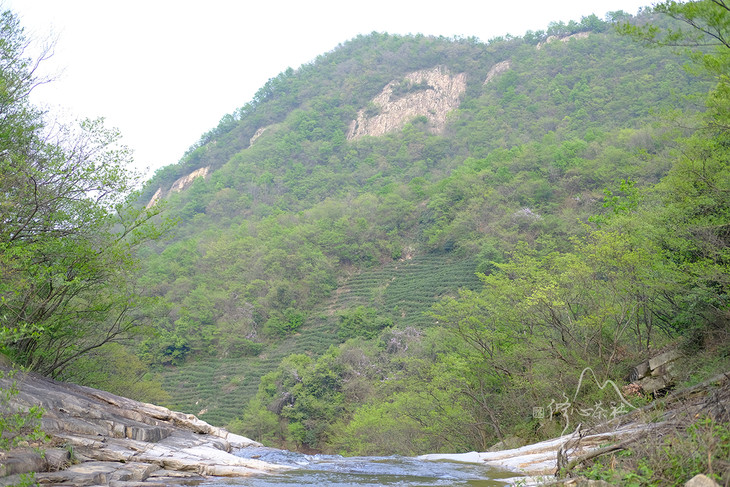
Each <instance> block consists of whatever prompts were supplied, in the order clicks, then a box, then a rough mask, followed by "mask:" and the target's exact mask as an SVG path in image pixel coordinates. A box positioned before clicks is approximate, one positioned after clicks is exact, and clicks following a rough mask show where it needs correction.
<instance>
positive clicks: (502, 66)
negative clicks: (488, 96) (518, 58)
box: [484, 59, 512, 85]
mask: <svg viewBox="0 0 730 487" xmlns="http://www.w3.org/2000/svg"><path fill="white" fill-rule="evenodd" d="M511 67H512V62H511V61H510V60H509V59H507V60H505V61H500V62H498V63H497V64H495V65H494V66H492V67H491V68H490V69H489V72H488V73H487V77H486V79H485V80H484V84H485V85H486V84H487V83H489V82H490V81H492V79H494V77H495V76H497V75H498V74H501V73H504V72H505V71H507V70H508V69H509V68H511Z"/></svg>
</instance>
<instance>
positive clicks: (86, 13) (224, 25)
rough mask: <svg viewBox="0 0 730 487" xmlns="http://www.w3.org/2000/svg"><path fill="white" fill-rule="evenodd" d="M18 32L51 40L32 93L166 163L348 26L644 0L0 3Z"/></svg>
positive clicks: (476, 21)
mask: <svg viewBox="0 0 730 487" xmlns="http://www.w3.org/2000/svg"><path fill="white" fill-rule="evenodd" d="M1 1H2V5H4V7H5V8H8V9H10V10H12V11H14V12H15V13H16V14H18V15H19V16H20V19H21V24H22V25H23V26H24V27H25V29H26V33H28V34H30V35H31V36H33V37H35V38H39V39H46V38H48V37H49V36H54V37H57V42H56V47H55V54H54V56H53V58H52V59H51V60H49V61H48V62H46V63H45V65H44V66H43V71H44V72H47V73H57V74H58V78H57V80H56V81H54V82H52V83H50V84H47V85H43V86H41V87H39V88H37V89H36V91H35V92H34V93H33V95H32V99H33V101H34V102H35V103H36V104H40V105H44V106H47V107H48V108H50V109H51V110H52V111H54V112H57V113H61V114H64V115H65V116H73V117H75V118H86V117H91V118H94V117H99V116H102V117H105V118H106V120H107V125H108V126H113V127H117V128H119V129H120V130H121V132H122V134H123V136H124V142H125V143H126V144H127V145H128V146H129V147H131V148H132V149H133V150H134V153H135V164H136V166H137V167H138V168H141V169H143V170H144V169H145V168H150V170H151V171H154V170H155V169H157V168H159V167H162V166H164V165H168V164H173V163H176V162H177V161H178V160H179V159H180V157H181V156H182V155H183V153H184V152H185V151H186V150H187V149H188V148H189V147H190V146H191V145H192V144H194V143H195V142H196V141H197V140H198V139H199V138H200V136H201V135H202V134H203V133H204V132H206V131H208V130H210V129H211V128H213V127H215V126H216V125H217V124H218V121H219V120H220V119H221V117H222V116H223V115H225V114H227V113H231V112H233V111H234V110H235V109H236V108H238V107H240V106H243V105H244V104H245V103H246V102H248V101H250V100H251V98H252V97H253V95H254V93H256V91H257V90H258V89H259V88H260V87H261V86H262V85H263V84H264V83H265V82H266V81H267V80H268V79H269V78H272V77H274V76H276V75H277V74H279V73H280V72H282V71H284V70H285V69H286V68H287V67H292V68H295V69H296V68H297V67H299V66H301V65H302V64H304V63H307V62H309V61H312V60H313V59H314V58H316V57H317V56H318V55H320V54H323V53H325V52H327V51H330V50H332V49H334V48H335V47H336V46H337V45H338V44H340V43H343V42H345V41H347V40H349V39H352V38H353V37H355V36H357V35H358V34H367V33H370V32H373V31H378V32H388V33H391V34H416V33H423V34H427V35H444V36H449V37H450V36H454V35H458V36H463V37H469V36H475V37H478V38H479V39H481V40H487V39H490V38H492V37H496V36H500V35H504V34H507V33H509V34H512V35H522V34H524V33H525V31H527V30H540V29H545V28H546V27H547V25H548V23H549V22H551V21H565V22H567V21H569V20H576V21H578V20H580V18H581V17H582V16H586V15H590V14H592V13H595V14H596V15H598V16H599V17H600V18H603V17H604V15H605V13H606V12H608V11H615V10H624V11H626V12H629V13H631V14H635V13H636V12H637V10H638V9H639V7H642V6H648V5H650V4H651V3H653V2H652V0H551V1H550V0H521V1H504V0H499V1H495V0H446V1H438V2H436V1H431V0H418V1H412V0H403V1H402V0H387V1H386V0H365V1H361V2H343V1H342V0H338V1H334V0H332V1H330V0H309V1H302V0H278V1H263V0H260V1H256V2H252V1H248V0H246V1H244V0H206V1H205V2H201V1H195V2H194V1H188V0H174V1H173V0H1Z"/></svg>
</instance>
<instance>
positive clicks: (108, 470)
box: [0, 369, 291, 487]
mask: <svg viewBox="0 0 730 487" xmlns="http://www.w3.org/2000/svg"><path fill="white" fill-rule="evenodd" d="M4 370H5V369H4ZM15 380H16V382H17V387H18V389H19V393H18V394H17V395H16V396H14V397H13V398H12V399H11V403H10V405H9V407H10V410H11V411H23V410H26V409H27V408H29V407H30V406H33V405H40V406H42V407H43V408H44V414H43V418H42V424H41V426H42V428H43V430H44V431H45V432H46V433H47V434H48V435H49V436H50V437H51V440H50V442H51V443H52V444H54V445H64V448H56V449H52V448H50V447H49V449H48V451H49V453H50V455H48V456H47V457H43V456H42V455H40V454H39V453H38V452H37V451H33V450H32V449H25V450H13V451H11V452H8V453H6V454H3V456H2V457H1V458H0V464H1V466H2V468H0V486H3V485H12V484H13V483H15V482H17V481H18V475H17V474H20V473H25V472H30V471H35V472H37V473H36V479H37V481H38V482H39V483H40V484H41V485H67V486H86V485H115V486H119V487H132V486H135V485H183V484H195V483H199V482H201V481H203V480H205V479H206V478H210V477H242V476H249V475H258V474H265V473H267V472H273V471H282V470H287V469H290V468H291V467H288V466H282V465H275V464H271V463H267V462H264V461H261V460H254V459H246V458H241V457H238V456H236V455H233V454H232V453H231V450H232V449H233V448H245V447H247V446H261V444H260V443H257V442H255V441H253V440H251V439H249V438H246V437H243V436H240V435H236V434H233V433H230V432H228V431H226V430H224V429H222V428H218V427H215V426H212V425H210V424H208V423H206V422H205V421H201V420H200V419H198V418H197V417H196V416H194V415H192V414H184V413H180V412H176V411H171V410H169V409H167V408H163V407H160V406H155V405H152V404H146V403H141V402H138V401H133V400H131V399H127V398H124V397H120V396H116V395H114V394H110V393H108V392H104V391H99V390H96V389H91V388H89V387H83V386H78V385H75V384H69V383H63V382H57V381H53V380H51V379H48V378H45V377H41V376H38V375H35V374H23V373H17V374H16V375H15ZM9 385H10V383H9V381H8V380H7V379H0V388H7V387H8V386H9ZM43 448H44V446H43V445H41V446H40V449H43ZM71 452H72V453H71ZM45 458H53V459H55V460H54V461H53V462H49V461H47V460H46V459H45ZM51 463H53V465H51Z"/></svg>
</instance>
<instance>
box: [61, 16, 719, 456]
mask: <svg viewBox="0 0 730 487" xmlns="http://www.w3.org/2000/svg"><path fill="white" fill-rule="evenodd" d="M720 3H722V2H720ZM698 4H699V5H700V6H701V8H699V9H698V10H697V11H690V12H689V13H688V11H682V10H681V7H676V6H675V7H672V6H671V5H670V6H669V7H667V8H665V9H664V10H665V11H664V12H662V8H661V6H660V7H659V9H658V11H657V12H656V13H655V12H651V11H649V10H647V11H645V12H643V13H640V14H639V15H638V16H636V17H634V16H631V15H629V14H626V13H624V12H612V13H609V14H607V15H606V16H605V20H601V19H599V18H598V17H597V16H595V15H594V16H590V17H586V18H583V19H582V20H581V22H579V23H578V22H570V23H568V24H564V23H561V22H555V23H551V24H549V25H548V27H547V29H546V30H545V31H540V32H527V33H525V34H524V35H523V36H521V37H508V38H498V39H492V40H490V41H488V42H481V41H479V40H477V39H473V38H467V39H464V38H443V37H439V38H435V37H428V36H423V35H411V36H398V35H389V34H385V33H372V34H370V35H366V36H358V37H357V38H354V39H352V40H349V41H347V42H344V43H343V44H341V45H339V46H337V47H336V48H335V49H333V50H332V51H331V52H328V53H325V54H323V55H321V56H319V57H318V58H317V59H315V60H314V61H312V62H311V63H309V64H306V65H304V66H301V67H299V68H297V69H291V68H289V69H287V70H285V71H283V72H282V73H281V74H279V75H278V76H276V77H274V78H272V79H271V80H269V82H268V83H266V85H265V86H264V87H262V88H261V90H259V92H258V93H257V94H256V95H255V97H254V99H253V100H252V101H251V102H250V103H248V104H246V105H245V106H243V107H241V108H239V109H237V110H235V111H234V112H233V113H232V114H230V115H226V116H224V117H223V118H222V119H221V122H220V124H219V125H218V126H217V127H216V128H214V129H212V130H211V131H210V132H208V133H206V134H204V135H203V136H202V137H201V139H200V140H199V141H198V142H197V143H196V144H194V145H193V146H192V147H191V148H190V150H189V151H188V152H187V154H186V155H185V156H184V157H183V159H182V160H181V161H180V162H179V163H178V164H176V165H172V166H168V167H165V168H162V169H160V170H159V171H158V172H157V173H156V174H155V176H154V177H153V178H152V179H151V181H149V182H148V183H147V185H146V186H145V187H144V189H143V190H142V192H141V194H140V195H139V198H138V199H137V205H138V206H139V207H144V206H147V207H148V210H149V211H152V212H153V213H157V212H160V213H161V214H162V215H165V217H166V218H169V219H172V220H173V221H175V222H176V226H175V228H174V230H172V231H171V232H169V233H167V236H166V239H164V240H156V241H153V242H150V243H146V244H145V245H143V246H141V247H140V248H139V249H138V250H136V252H137V254H136V255H137V256H138V257H139V259H140V262H141V268H140V269H139V271H138V274H136V276H137V277H136V281H135V285H136V286H137V287H138V288H139V289H143V290H144V292H143V294H144V297H145V299H147V300H149V304H148V305H147V307H146V311H145V313H144V318H145V321H146V324H147V326H146V328H145V332H144V333H142V334H137V335H136V336H135V338H134V341H133V342H132V343H131V345H130V344H128V346H127V347H126V348H123V347H120V346H119V345H116V344H110V345H108V346H105V347H102V348H99V349H98V350H95V351H92V352H91V353H89V354H86V356H85V357H84V358H82V359H79V360H78V361H77V362H76V363H75V365H74V366H73V367H68V368H67V369H65V370H64V371H63V373H62V374H60V376H62V377H65V378H67V379H70V380H77V381H82V382H85V383H88V384H90V385H96V386H101V387H104V386H106V387H107V388H112V389H114V388H116V390H115V391H114V392H122V393H128V394H132V395H135V396H136V397H138V398H141V399H144V400H157V401H164V402H166V403H167V405H168V406H171V407H173V408H176V409H179V410H184V411H188V412H192V413H195V414H199V415H200V417H201V418H202V419H205V420H207V421H210V422H212V423H218V424H222V425H228V426H229V427H230V428H233V429H234V430H236V431H238V432H241V433H244V434H246V435H250V436H251V437H252V438H255V439H257V440H261V441H264V442H267V443H269V444H271V445H277V446H286V447H288V448H299V449H304V450H313V451H331V452H339V453H344V454H358V455H363V454H404V455H409V454H417V453H424V452H437V451H469V450H485V449H487V448H488V447H490V446H491V445H492V444H494V443H495V442H497V441H500V440H504V439H505V438H513V439H514V438H517V440H518V441H528V440H532V439H537V438H546V437H549V436H551V435H555V434H559V433H560V432H561V430H562V429H563V427H564V426H565V424H564V419H565V418H561V417H560V416H559V415H556V416H550V417H547V418H539V417H537V416H534V415H533V410H534V408H535V407H547V406H548V403H550V401H551V399H552V400H556V399H557V400H562V396H561V394H571V393H572V392H573V391H575V389H576V384H577V383H578V381H579V377H580V376H581V371H583V370H584V369H585V368H586V367H591V368H592V370H593V371H594V373H595V375H596V376H597V377H599V378H600V379H601V380H602V381H603V380H606V379H613V380H616V381H618V382H622V383H625V381H626V379H627V377H628V375H629V371H630V370H631V368H632V367H633V366H634V365H636V363H638V362H639V361H642V360H645V359H647V358H649V357H650V356H651V355H652V354H653V353H655V352H656V351H657V350H661V349H662V348H663V347H665V346H667V345H671V346H680V347H684V348H682V349H683V350H685V351H687V352H691V353H690V355H693V356H694V357H696V358H697V359H698V360H699V358H702V364H703V366H702V367H704V369H703V368H702V367H700V366H698V365H697V364H694V365H688V366H687V368H686V370H685V371H684V375H683V376H682V377H681V380H693V378H694V379H697V377H699V376H701V375H702V373H703V371H705V372H706V371H707V370H710V369H712V370H715V369H719V368H722V367H725V366H727V365H728V361H729V357H730V346H729V345H728V344H730V341H729V340H728V330H729V329H728V318H729V317H730V316H729V315H728V302H727V284H728V277H727V276H728V274H727V265H728V258H729V257H728V231H727V230H728V221H730V219H729V218H728V217H729V216H730V215H729V214H728V212H729V211H730V209H729V208H730V206H729V205H728V203H729V202H730V200H728V194H729V193H728V189H729V188H728V183H729V181H728V172H727V162H728V161H727V156H728V152H727V140H726V139H727V113H728V112H727V110H726V108H727V104H728V99H730V98H729V97H728V85H727V73H728V70H727V69H726V68H727V60H728V55H727V54H726V53H725V51H727V48H724V47H723V46H722V42H720V43H719V44H720V45H721V47H718V48H716V47H714V46H712V47H705V48H704V49H705V52H704V53H703V54H697V53H695V54H694V55H687V53H684V52H679V51H678V48H677V47H676V45H677V44H682V43H686V44H688V45H697V44H702V45H704V44H707V42H703V41H704V40H706V39H700V42H697V39H696V38H694V37H691V36H690V35H689V34H681V32H682V26H683V25H685V24H684V23H683V22H682V21H683V20H687V17H691V20H692V22H694V23H695V24H697V23H699V24H702V23H703V22H705V23H706V24H710V25H712V23H713V22H715V23H717V22H719V24H720V25H714V26H713V28H712V29H709V32H711V33H712V32H724V33H727V29H726V27H727V26H726V25H725V24H724V23H727V16H728V13H727V9H726V8H724V7H722V6H718V5H717V2H712V1H704V2H698ZM671 8H678V9H680V10H676V11H672V10H671ZM703 9H707V10H706V11H704V12H705V13H706V12H707V11H712V9H718V10H719V11H720V13H721V15H720V16H719V17H717V16H715V17H713V16H712V15H709V14H708V15H705V14H703ZM697 12H699V14H698V13H697ZM666 13H670V14H671V15H665V14H666ZM703 15H704V16H703ZM692 16H694V17H692ZM672 17H674V18H672ZM718 18H719V19H721V20H720V21H718V20H717V19H718ZM708 19H709V20H708ZM648 26H651V27H648ZM619 27H620V29H619ZM619 30H621V31H622V32H621V33H620V32H619ZM660 32H669V35H668V37H661V36H659V35H658V33H660ZM677 32H679V33H680V34H677ZM626 34H633V35H626ZM637 38H641V39H643V40H644V41H647V40H651V41H652V43H653V45H652V46H649V45H647V43H646V42H640V41H639V40H637ZM649 38H651V39H649ZM718 38H719V39H721V40H722V39H724V37H722V35H721V36H719V37H716V36H712V35H711V37H710V40H714V41H716V40H717V39H718ZM679 41H682V42H679ZM723 48H724V49H725V51H723V50H722V49H723ZM716 49H719V50H716ZM685 65H691V66H692V67H691V68H690V69H687V66H685ZM150 218H151V217H150ZM155 218H160V217H159V216H156V217H155ZM122 363H123V364H127V367H126V369H127V372H126V373H127V375H126V376H124V377H121V378H120V375H119V374H118V373H117V372H115V370H116V369H117V368H118V364H122ZM142 377H144V380H143V381H141V382H136V380H137V379H139V378H142ZM585 392H586V397H585V398H583V400H584V401H585V403H584V405H588V404H595V403H596V401H599V400H604V399H605V397H603V396H601V391H600V390H599V388H598V387H594V388H593V389H590V388H588V389H587V390H586V391H585ZM632 400H633V401H634V402H635V403H636V404H639V403H642V401H645V400H646V397H645V396H637V397H635V398H633V399H632ZM576 406H580V404H576Z"/></svg>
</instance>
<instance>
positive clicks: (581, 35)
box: [537, 32, 590, 49]
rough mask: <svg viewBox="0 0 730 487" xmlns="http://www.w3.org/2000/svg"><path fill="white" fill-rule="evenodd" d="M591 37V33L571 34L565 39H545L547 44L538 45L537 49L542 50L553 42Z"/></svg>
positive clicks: (553, 37) (552, 37) (551, 37)
mask: <svg viewBox="0 0 730 487" xmlns="http://www.w3.org/2000/svg"><path fill="white" fill-rule="evenodd" d="M589 35H590V32H578V33H576V34H571V35H569V36H565V37H558V36H550V37H548V38H547V39H545V42H539V43H538V44H537V48H538V49H542V46H544V45H545V44H548V43H550V42H553V41H560V42H568V41H569V40H571V39H585V38H586V37H588V36H589Z"/></svg>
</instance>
